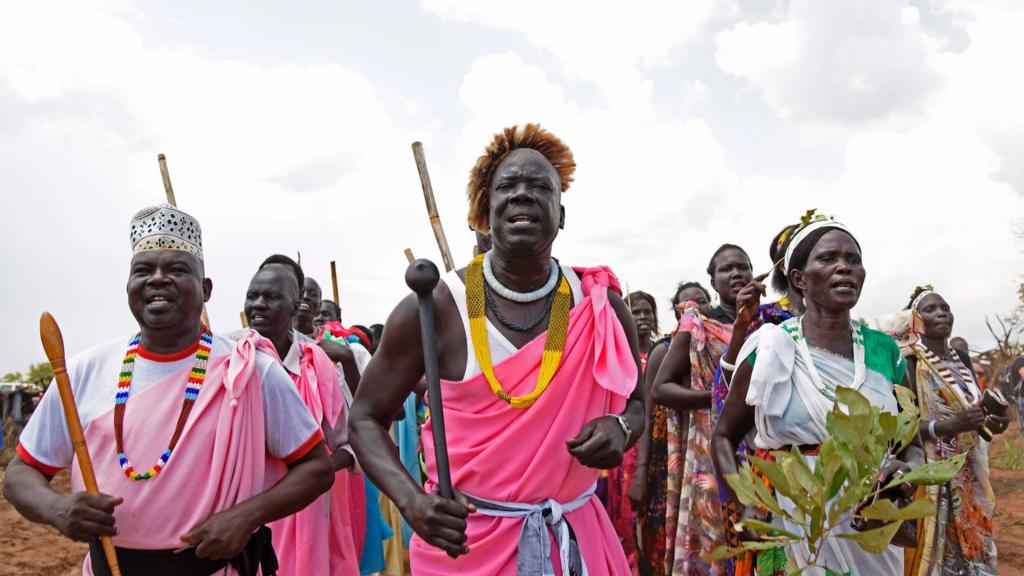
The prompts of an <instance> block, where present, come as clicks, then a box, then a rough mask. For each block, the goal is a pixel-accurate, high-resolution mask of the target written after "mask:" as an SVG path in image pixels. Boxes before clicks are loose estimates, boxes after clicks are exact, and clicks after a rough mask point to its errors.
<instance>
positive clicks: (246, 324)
mask: <svg viewBox="0 0 1024 576" xmlns="http://www.w3.org/2000/svg"><path fill="white" fill-rule="evenodd" d="M238 318H239V319H241V320H242V328H248V327H249V319H248V318H246V317H245V310H242V311H241V312H239V313H238Z"/></svg>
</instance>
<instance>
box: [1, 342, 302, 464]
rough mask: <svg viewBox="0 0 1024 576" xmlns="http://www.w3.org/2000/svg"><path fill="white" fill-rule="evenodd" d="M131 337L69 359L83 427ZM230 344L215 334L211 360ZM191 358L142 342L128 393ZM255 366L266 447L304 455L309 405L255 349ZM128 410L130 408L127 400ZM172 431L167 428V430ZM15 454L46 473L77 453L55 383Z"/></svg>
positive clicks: (98, 412) (113, 389) (107, 403)
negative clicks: (162, 352) (148, 348)
mask: <svg viewBox="0 0 1024 576" xmlns="http://www.w3.org/2000/svg"><path fill="white" fill-rule="evenodd" d="M130 340H131V338H119V339H117V340H112V341H110V342H106V343H103V344H100V345H98V346H94V347H93V348H90V349H88V350H86V351H84V352H82V353H80V354H78V355H76V356H74V357H72V358H71V359H70V360H69V361H68V376H69V377H70V379H71V389H72V391H73V392H74V395H75V405H76V406H77V407H78V416H79V419H80V420H81V422H82V428H83V429H85V428H88V426H89V423H90V422H92V421H93V420H94V419H95V418H98V417H99V416H102V415H103V414H105V413H107V412H108V411H110V410H111V409H113V407H114V395H115V394H116V393H117V380H118V375H119V374H120V372H121V364H122V362H123V361H124V354H125V351H126V350H127V349H128V342H129V341H130ZM234 346H235V342H234V341H232V340H230V339H228V338H225V337H223V336H219V335H214V337H213V347H212V348H211V350H210V359H211V360H213V359H214V358H216V357H219V356H224V355H226V354H230V353H231V351H232V350H233V349H234ZM194 360H195V350H194V349H192V350H191V351H188V350H186V351H183V352H182V353H181V354H172V355H166V356H161V355H155V354H152V353H150V352H147V351H146V350H143V349H142V347H141V346H140V347H139V353H138V355H137V356H136V359H135V369H134V371H133V372H132V388H131V389H132V393H133V394H134V393H138V392H141V391H143V390H145V389H146V388H148V387H149V386H151V385H153V384H155V383H156V382H159V381H161V380H163V379H164V378H166V377H167V376H169V375H171V374H173V373H174V372H177V371H179V370H183V369H185V368H188V367H189V366H191V365H192V363H193V361H194ZM256 368H257V371H258V372H259V375H260V381H261V383H262V390H263V421H264V426H265V430H266V432H265V436H266V444H267V451H268V452H269V453H270V454H272V455H273V456H274V457H276V458H280V459H282V460H285V461H286V462H288V461H291V460H294V459H297V458H299V457H301V456H303V455H304V454H296V453H295V452H296V451H297V450H299V448H302V447H304V446H305V445H307V443H308V442H310V441H311V440H312V438H313V437H314V436H315V435H317V434H320V425H319V423H318V422H314V421H313V416H312V415H311V414H310V413H309V409H307V408H306V405H305V404H304V403H303V402H302V398H301V397H299V393H298V392H297V391H296V390H295V384H294V383H293V382H292V379H291V378H290V377H289V376H288V374H287V373H286V372H285V370H284V368H282V367H281V365H280V364H278V363H277V362H275V361H274V360H273V359H271V358H270V357H268V356H267V355H266V354H263V353H262V352H257V353H256ZM184 389H185V382H184V381H182V383H181V390H182V394H183V393H184ZM199 393H200V394H202V393H203V391H202V390H200V392H199ZM181 399H182V395H181V394H175V395H174V396H173V398H170V399H169V401H173V402H178V403H180V402H181ZM126 409H127V410H131V409H132V402H131V398H129V400H128V404H127V407H126ZM170 433H171V431H170V430H168V434H170ZM313 445H315V443H312V444H309V447H310V448H311V447H312V446H313ZM19 453H21V454H22V457H23V458H24V457H25V456H26V455H27V456H28V458H25V460H26V462H27V463H28V464H31V465H33V466H36V467H37V468H40V469H41V470H42V471H43V472H46V473H53V472H55V471H56V470H59V469H61V468H66V467H68V466H70V465H71V462H72V458H73V457H74V455H75V451H74V448H73V447H72V445H71V436H70V435H69V434H68V428H67V423H66V422H65V420H64V409H63V407H62V406H61V401H60V393H59V392H58V391H57V386H55V385H51V386H50V387H49V388H48V389H47V390H46V394H44V395H43V399H42V401H40V402H39V406H38V407H37V408H36V411H35V413H33V414H32V418H31V419H30V420H29V422H28V425H27V426H26V427H25V430H24V431H23V432H22V433H21V438H20V448H19ZM25 453H27V454H25ZM40 465H41V466H40Z"/></svg>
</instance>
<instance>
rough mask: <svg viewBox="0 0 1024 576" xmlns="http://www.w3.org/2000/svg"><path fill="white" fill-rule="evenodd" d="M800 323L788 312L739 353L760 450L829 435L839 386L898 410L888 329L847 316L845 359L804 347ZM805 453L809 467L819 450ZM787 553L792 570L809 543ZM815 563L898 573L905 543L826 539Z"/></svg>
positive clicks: (900, 371)
mask: <svg viewBox="0 0 1024 576" xmlns="http://www.w3.org/2000/svg"><path fill="white" fill-rule="evenodd" d="M800 322H801V318H791V319H789V320H787V321H785V322H783V323H782V324H780V325H778V326H776V325H773V324H766V325H764V326H762V327H761V328H759V329H758V330H757V331H756V332H754V333H753V334H752V335H751V336H750V337H749V338H748V339H747V341H746V343H745V344H744V346H743V348H742V350H741V351H740V356H739V357H740V358H743V359H746V361H747V362H749V363H750V364H751V365H752V367H753V369H752V373H751V378H750V388H749V389H748V391H747V397H746V402H747V404H748V405H749V406H752V407H753V408H754V421H755V432H756V435H755V437H754V446H755V447H756V448H757V449H765V450H778V449H786V448H788V447H789V446H792V445H798V446H800V445H817V444H821V443H822V442H824V441H825V439H826V438H827V437H828V433H827V432H826V428H825V422H826V415H827V414H828V413H829V412H830V411H831V410H832V407H833V405H834V403H835V390H836V388H837V387H839V386H845V387H852V388H854V389H855V390H857V391H858V392H860V393H861V394H862V395H864V396H865V397H866V398H867V399H868V401H869V402H871V404H872V405H873V406H876V407H878V408H879V409H880V410H881V411H883V412H890V413H893V414H895V413H896V412H897V411H898V404H897V401H896V396H895V394H894V392H893V385H895V384H900V383H902V381H903V375H904V373H905V372H906V365H905V362H904V359H903V357H902V356H901V355H900V350H899V347H897V345H896V342H895V341H893V339H892V338H891V337H890V336H889V335H887V334H885V333H883V332H879V331H877V330H872V329H870V328H867V327H865V326H861V325H859V324H857V323H855V322H853V323H851V327H850V329H851V332H852V334H853V339H854V359H853V360H850V359H849V358H846V357H843V356H840V355H837V354H834V353H832V352H829V351H827V350H823V349H820V348H815V347H813V346H808V344H807V341H806V339H804V337H803V330H802V328H801V324H800ZM804 458H805V459H806V461H807V465H808V466H810V467H811V469H813V468H814V465H815V461H816V460H817V456H815V455H810V454H808V455H805V456H804ZM779 501H780V502H779V503H780V504H781V505H782V506H783V507H784V508H786V509H787V510H788V509H792V508H794V507H795V504H793V503H792V502H791V501H789V500H788V499H786V498H784V497H782V496H781V495H780V496H779ZM773 522H775V523H777V524H778V525H779V526H780V527H782V528H785V529H786V530H789V531H791V532H796V533H801V529H800V528H799V527H797V526H794V525H792V524H790V523H788V522H786V521H785V520H784V519H780V518H776V519H773ZM841 526H842V527H841V528H840V529H839V531H840V532H844V533H849V532H853V531H854V529H853V527H852V526H850V524H849V523H848V522H847V523H843V524H841ZM786 557H787V558H786V562H787V563H788V565H789V566H788V568H789V569H787V570H786V573H789V572H790V570H793V571H795V570H798V569H801V568H803V567H804V565H805V563H806V561H805V558H807V557H808V550H807V548H806V546H803V545H799V546H798V545H792V546H788V547H787V548H786ZM817 563H818V564H820V565H824V566H826V567H827V568H828V571H829V572H831V573H834V574H841V575H846V574H849V575H852V576H888V575H893V576H898V575H902V574H903V549H902V548H899V547H897V546H889V547H888V548H887V549H886V550H885V551H884V552H882V553H881V554H871V553H868V552H865V551H864V550H862V549H861V548H860V547H859V546H858V545H857V544H856V543H855V542H853V541H851V540H845V539H841V538H829V539H828V540H827V541H826V543H825V545H824V546H823V549H822V551H821V554H820V556H819V558H818V562H817ZM803 574H808V575H821V576H825V574H826V572H825V571H824V570H821V569H817V568H812V569H808V570H807V571H805V572H803Z"/></svg>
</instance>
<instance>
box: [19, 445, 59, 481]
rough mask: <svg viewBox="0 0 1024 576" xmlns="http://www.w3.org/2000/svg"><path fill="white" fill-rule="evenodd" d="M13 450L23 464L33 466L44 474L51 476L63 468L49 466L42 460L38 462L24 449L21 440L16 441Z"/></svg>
mask: <svg viewBox="0 0 1024 576" xmlns="http://www.w3.org/2000/svg"><path fill="white" fill-rule="evenodd" d="M15 452H17V453H18V456H20V457H21V461H22V462H24V463H25V464H28V465H29V466H31V467H33V468H35V469H36V470H39V471H40V472H42V473H43V475H45V476H51V477H52V476H53V475H55V474H56V473H57V472H60V471H61V470H63V468H57V467H54V466H49V465H47V464H43V463H42V462H40V461H39V460H37V459H36V458H34V457H33V456H32V455H31V454H29V453H28V450H26V449H25V447H24V446H23V445H22V444H21V442H19V443H18V447H17V448H15Z"/></svg>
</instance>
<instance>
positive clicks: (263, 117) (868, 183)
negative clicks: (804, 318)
mask: <svg viewBox="0 0 1024 576" xmlns="http://www.w3.org/2000/svg"><path fill="white" fill-rule="evenodd" d="M1021 29H1024V4H1022V3H1020V2H1014V1H1012V0H1006V1H1002V2H1001V1H981V0H970V1H968V0H922V1H919V2H907V1H905V0H867V1H856V2H854V1H850V0H791V1H779V2H774V3H772V2H756V1H753V0H750V1H746V0H732V1H712V0H692V1H688V2H678V1H674V0H664V1H655V0H635V1H634V2H630V3H626V4H624V3H622V2H612V1H605V0H590V1H583V0H573V1H564V2H552V1H540V0H520V1H519V2H515V3H508V2H498V1H496V0H473V1H469V0H467V1H459V0H419V1H416V0H396V1H392V2H365V1H364V2H354V1H352V2H342V1H335V2H328V1H319V2H287V3H282V2H272V1H262V2H249V1H246V2H242V1H226V2H216V3H213V2H204V1H201V0H180V1H177V2H172V3H167V2H155V1H136V2H133V1H128V0H112V1H102V0H95V1H87V2H72V3H66V4H62V5H59V6H58V5H57V4H56V3H51V2H46V3H43V2H9V3H6V4H5V6H4V9H3V13H2V16H0V195H2V206H3V214H4V218H3V225H2V226H0V240H2V242H3V246H4V248H3V255H2V258H0V277H2V278H3V282H4V292H3V294H4V297H3V298H2V299H0V317H2V318H3V319H4V320H5V323H6V330H5V336H4V337H3V343H4V346H3V348H2V350H0V372H6V371H9V370H19V369H23V368H24V367H25V366H26V365H27V364H28V363H29V362H33V361H38V360H41V359H43V353H42V350H41V347H40V345H39V343H38V339H37V336H36V334H37V328H36V326H37V321H38V317H39V314H40V312H42V311H43V310H49V311H51V312H52V313H53V314H54V315H55V316H56V317H57V319H58V321H59V322H60V323H61V325H62V327H63V330H64V335H65V340H66V343H67V346H68V350H69V352H70V353H74V352H76V351H80V350H82V349H84V348H86V347H87V346H89V345H91V344H93V343H96V342H99V341H104V340H108V339H110V338H115V337H119V336H127V335H130V334H131V333H132V332H133V331H134V330H135V327H134V322H133V319H132V317H131V315H130V313H129V311H128V308H127V305H126V299H125V294H124V284H125V279H126V275H127V269H128V262H129V257H130V253H129V245H128V235H127V230H128V228H127V225H128V220H129V218H130V217H131V215H132V214H133V213H134V212H135V211H136V210H138V209H139V208H141V207H143V206H145V205H147V204H152V203H155V202H158V201H161V200H162V199H163V187H162V184H161V180H160V174H159V171H158V167H157V162H156V155H157V153H160V152H162V153H165V154H166V155H167V157H168V159H169V164H170V170H171V177H172V180H173V183H174V188H175V192H176V194H177V199H178V203H179V205H180V206H181V207H182V208H183V209H185V210H186V211H188V212H190V213H192V214H193V215H195V216H196V217H198V219H199V220H200V221H201V223H202V226H203V232H204V236H205V244H206V261H207V273H208V274H209V276H210V277H211V278H212V279H213V280H214V284H215V289H214V295H213V299H212V301H211V303H210V305H209V311H210V317H211V322H212V324H213V326H214V328H215V329H217V330H228V329H235V328H237V327H238V326H239V320H238V312H239V310H240V309H241V306H242V299H243V295H244V290H245V287H246V285H247V283H248V280H249V278H250V277H251V275H252V273H253V272H254V270H255V267H256V266H257V265H258V264H259V262H260V261H261V260H262V259H263V258H264V257H265V256H267V255H268V254H271V253H274V252H281V253H285V254H295V253H296V252H301V253H302V261H303V265H304V268H305V269H306V271H307V273H308V274H309V275H311V276H313V277H315V278H317V279H319V280H320V281H321V284H323V285H324V286H325V288H327V287H328V286H329V268H328V262H329V261H330V260H332V259H333V260H337V262H338V269H339V275H340V277H341V297H342V300H343V302H342V306H343V308H344V315H345V320H346V322H353V323H363V324H370V323H373V322H377V321H383V320H384V318H385V317H386V315H387V313H388V312H389V310H390V309H391V307H392V306H393V305H394V303H395V302H396V301H397V300H398V299H399V298H400V297H402V295H403V294H404V293H405V292H406V288H405V286H404V283H403V281H402V274H403V272H404V269H405V258H404V256H403V254H402V250H403V249H404V248H406V247H409V248H412V250H413V251H414V252H415V253H416V255H417V256H425V257H430V258H433V259H435V260H438V261H439V259H438V251H437V248H436V245H435V244H434V242H433V238H432V236H431V233H430V229H429V226H428V221H427V218H426V215H425V210H424V206H423V201H422V196H421V194H420V190H419V182H418V179H417V175H416V170H415V165H414V163H413V158H412V154H411V152H410V148H409V145H410V143H411V142H413V141H414V140H421V141H422V142H423V143H424V146H425V148H426V154H427V160H428V163H429V166H430V170H431V176H432V178H433V181H434V188H435V190H436V192H437V195H438V204H439V207H440V211H441V217H442V220H443V222H444V224H445V226H446V230H447V233H448V238H449V240H450V242H451V246H452V250H453V252H454V253H455V255H456V260H457V261H460V262H465V261H468V258H469V256H470V254H471V252H470V250H471V246H472V234H471V233H470V232H469V231H468V229H467V227H466V224H465V196H464V187H465V181H466V176H467V173H468V170H469V168H470V166H471V165H472V164H473V161H474V159H475V157H476V156H477V155H478V154H479V153H480V150H481V149H482V147H483V145H484V144H486V142H487V141H488V140H489V138H490V135H491V134H492V133H494V132H495V131H497V130H499V129H500V128H501V127H503V126H507V125H510V124H514V123H521V122H527V121H533V122H540V123H542V124H543V125H545V126H547V127H548V128H550V129H551V130H552V131H554V132H555V133H556V134H558V135H560V136H561V137H562V138H564V139H565V140H566V141H567V142H568V143H569V144H570V146H571V147H572V148H573V150H574V152H575V155H576V160H577V164H578V166H579V167H578V170H577V178H576V183H575V184H574V185H573V187H572V188H571V189H570V191H569V193H568V194H567V195H566V196H565V197H564V203H565V206H566V210H567V223H566V230H565V231H564V232H563V233H562V235H561V236H560V237H559V240H558V242H557V243H556V256H558V257H560V258H561V259H562V260H563V261H564V262H568V263H571V264H574V265H582V264H595V263H605V264H609V265H611V266H612V267H613V268H614V269H615V270H616V271H617V272H618V274H619V275H620V277H622V278H623V279H624V280H625V281H627V282H628V283H629V286H630V288H632V289H643V290H647V291H649V292H652V293H653V294H655V295H656V296H657V297H658V298H659V301H661V302H664V301H666V300H667V298H668V297H669V296H670V295H671V293H672V291H673V287H674V285H675V283H676V282H678V281H680V280H694V279H695V280H700V281H702V282H706V280H707V278H706V274H705V273H704V272H703V270H704V268H705V267H706V265H707V260H708V258H709V257H710V255H711V253H712V251H713V250H714V249H715V248H716V247H717V246H718V245H719V244H721V243H723V242H734V243H737V244H740V245H742V246H744V247H746V248H747V249H748V251H749V252H750V253H751V254H752V256H753V257H754V260H755V267H756V268H759V269H767V267H768V266H769V265H770V262H769V261H768V256H767V248H768V243H769V241H770V239H771V237H772V236H773V235H774V233H775V232H776V231H777V230H779V228H781V227H782V226H783V225H784V224H786V223H789V222H792V221H795V219H796V218H798V217H799V215H800V214H802V213H803V212H804V211H805V210H806V209H808V208H812V207H813V208H818V209H819V210H821V211H823V212H826V213H829V214H835V215H836V216H838V217H839V218H840V219H842V220H843V221H845V222H846V223H847V224H848V225H849V226H850V227H851V228H852V229H853V230H854V231H855V232H856V233H857V235H858V237H859V238H860V240H861V243H862V245H863V247H864V253H865V263H866V266H867V269H868V281H867V285H866V287H865V292H864V296H863V298H862V301H861V304H860V305H859V307H858V309H857V310H856V313H857V314H858V315H860V316H864V317H873V316H875V315H879V314H882V313H885V312H889V311H892V310H894V309H897V308H900V307H902V306H903V305H904V304H905V302H906V300H907V296H908V295H909V294H910V292H911V290H912V289H913V287H914V286H915V285H916V284H921V283H926V282H931V283H934V284H935V285H936V286H937V287H938V288H939V289H940V290H941V291H942V292H943V293H944V294H945V295H946V296H947V298H948V299H949V300H950V301H951V303H952V304H953V306H954V308H955V312H956V313H957V318H958V319H957V326H956V332H958V333H960V334H962V335H964V336H966V337H968V339H969V340H970V341H971V342H972V345H974V346H975V347H980V346H984V345H985V344H986V343H987V334H986V331H985V327H984V322H983V318H984V316H985V315H986V314H993V313H997V312H1007V311H1009V310H1010V309H1011V308H1012V306H1013V304H1014V293H1015V287H1016V285H1017V283H1018V282H1019V281H1020V278H1021V273H1022V272H1024V266H1022V259H1021V245H1020V243H1019V241H1018V239H1017V236H1016V235H1015V231H1017V230H1020V228H1021V224H1022V217H1024V210H1022V209H1024V196H1022V194H1024V164H1022V163H1021V158H1022V157H1024V76H1022V75H1021V74H1019V72H1013V70H1017V69H1019V65H1020V64H1019V57H1020V54H1022V53H1024V36H1022V35H1021V34H1020V33H1019V32H1020V30H1021ZM327 290H328V291H329V288H327ZM662 318H663V320H664V322H663V324H667V323H668V322H667V320H668V318H670V316H669V314H668V312H667V311H664V313H663V315H662Z"/></svg>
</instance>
